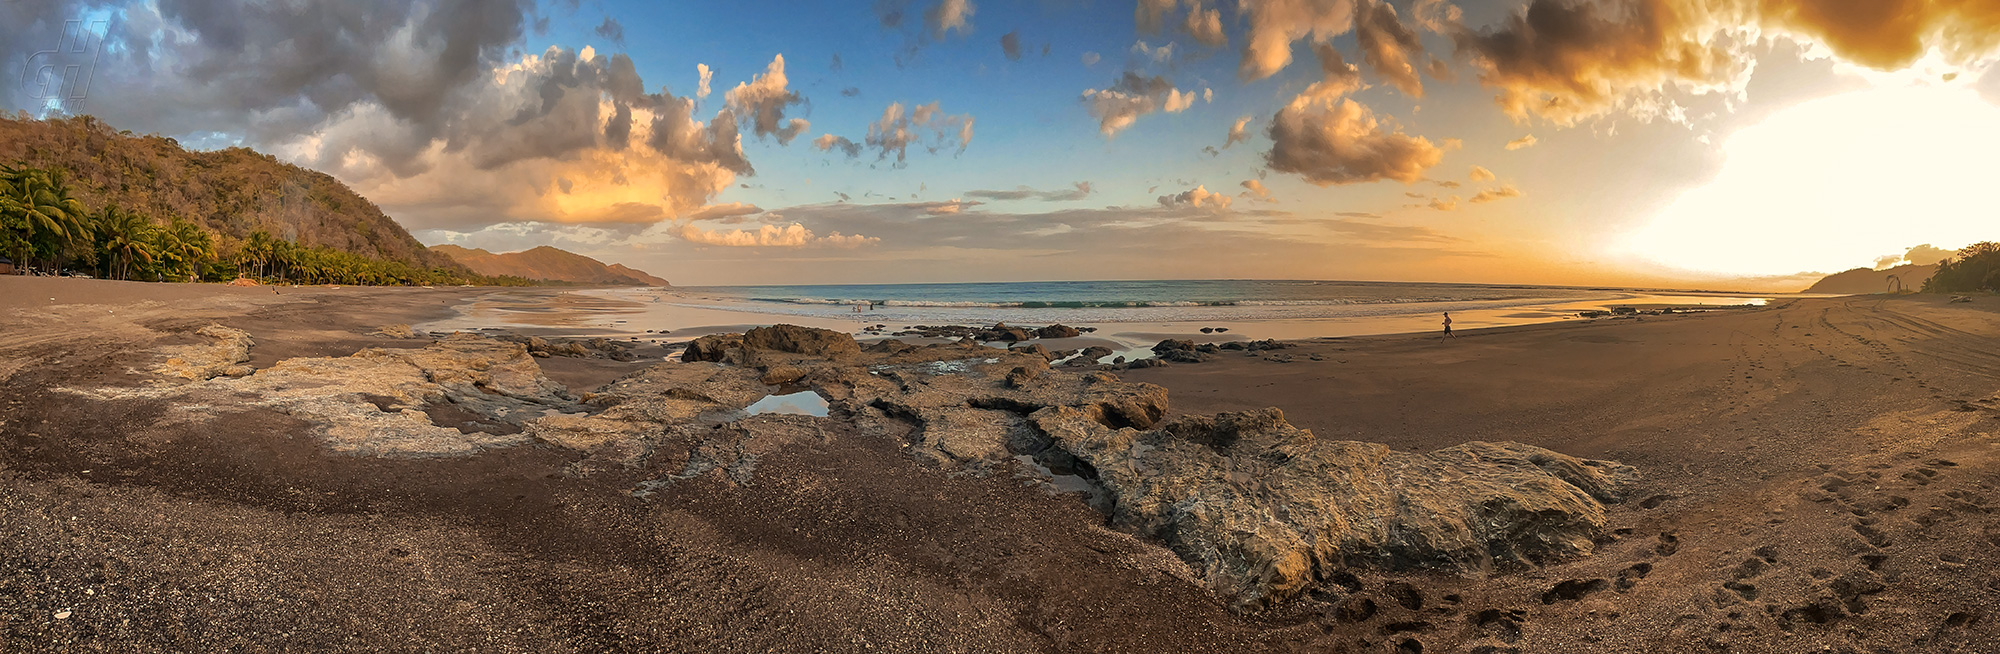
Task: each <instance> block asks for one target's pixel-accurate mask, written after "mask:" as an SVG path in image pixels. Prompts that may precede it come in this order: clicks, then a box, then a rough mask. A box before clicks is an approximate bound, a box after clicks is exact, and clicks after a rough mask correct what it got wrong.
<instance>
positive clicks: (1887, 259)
mask: <svg viewBox="0 0 2000 654" xmlns="http://www.w3.org/2000/svg"><path fill="white" fill-rule="evenodd" d="M1954 256H1958V253H1957V252H1953V251H1951V250H1945V249H1941V248H1937V247H1933V246H1932V245H1931V244H1929V243H1925V244H1923V245H1919V246H1916V247H1913V248H1910V249H1909V251H1908V252H1905V253H1903V254H1891V255H1886V256H1882V257H1877V258H1876V259H1875V269H1876V270H1884V269H1888V268H1894V267H1896V266H1900V265H1904V264H1914V265H1919V266H1928V265H1931V264H1934V263H1937V262H1939V261H1943V260H1945V259H1950V258H1952V257H1954Z"/></svg>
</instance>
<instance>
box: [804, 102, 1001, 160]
mask: <svg viewBox="0 0 2000 654" xmlns="http://www.w3.org/2000/svg"><path fill="white" fill-rule="evenodd" d="M972 121H973V119H972V115H971V114H959V115H956V116H954V115H948V114H945V113H944V112H943V111H940V110H939V109H938V103H936V102H932V103H930V104H922V105H917V106H916V108H915V109H913V110H910V111H907V112H906V111H904V110H903V103H901V102H892V103H890V104H889V106H888V108H886V109H883V110H882V119H881V120H878V121H876V122H875V123H873V124H871V125H869V126H868V136H867V138H865V139H864V140H863V142H864V143H866V144H867V146H868V147H871V148H875V149H876V150H877V151H878V152H879V154H877V155H876V157H875V160H876V161H881V160H883V159H887V158H888V157H889V154H890V153H895V155H896V165H898V166H901V165H903V163H904V161H905V159H906V158H907V155H908V150H909V147H910V146H911V145H917V146H919V147H922V148H924V149H926V150H928V151H930V152H931V154H937V153H938V152H940V151H942V150H944V149H946V148H949V147H952V146H954V145H956V146H957V151H958V152H965V148H966V146H968V145H971V144H972ZM926 135H928V136H929V138H928V139H926V138H925V137H926ZM820 138H821V139H822V140H825V138H826V137H820ZM835 138H836V139H837V141H836V143H837V142H838V141H846V139H842V138H839V137H835ZM815 145H817V143H815ZM842 147H843V150H845V146H842ZM821 149H822V150H824V149H826V148H821Z"/></svg>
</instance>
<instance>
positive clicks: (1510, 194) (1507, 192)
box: [1472, 184, 1521, 204]
mask: <svg viewBox="0 0 2000 654" xmlns="http://www.w3.org/2000/svg"><path fill="white" fill-rule="evenodd" d="M1518 197H1521V191H1520V190H1519V189H1516V188H1514V185H1513V184H1503V185H1501V186H1500V188H1494V189H1487V190H1484V191H1480V192H1479V194H1478V195H1474V196H1472V202H1473V204H1479V203H1484V202H1492V201H1494V200H1503V199H1506V198H1518Z"/></svg>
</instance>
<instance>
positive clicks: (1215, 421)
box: [1029, 406, 1636, 609]
mask: <svg viewBox="0 0 2000 654" xmlns="http://www.w3.org/2000/svg"><path fill="white" fill-rule="evenodd" d="M1104 418H1105V417H1104V416H1103V415H1100V414H1097V413H1095V412H1093V411H1092V410H1091V409H1090V408H1088V407H1083V408H1079V407H1068V406H1052V407H1050V408H1047V409H1043V410H1040V411H1037V412H1036V413H1034V414H1033V415H1031V416H1030V418H1029V419H1030V421H1031V422H1033V423H1034V424H1035V425H1036V426H1037V427H1038V428H1040V429H1041V430H1042V431H1043V432H1044V433H1047V434H1048V435H1049V436H1050V437H1051V438H1052V439H1053V440H1054V443H1055V446H1056V447H1060V448H1062V449H1064V450H1066V451H1068V452H1069V453H1070V454H1072V455H1074V456H1075V457H1077V458H1078V459H1079V460H1081V461H1083V462H1084V463H1087V464H1089V466H1090V467H1091V468H1092V469H1094V470H1095V471H1096V474H1097V482H1098V483H1099V484H1100V485H1101V486H1102V487H1103V488H1104V490H1105V491H1106V492H1107V494H1108V495H1109V497H1110V502H1111V514H1112V520H1113V522H1114V523H1115V524H1117V525H1120V526H1122V527H1124V528H1126V529H1130V530H1132V531H1135V532H1137V533H1139V534H1142V535H1144V536H1148V537H1151V538H1157V539H1159V540H1161V541H1162V542H1165V543H1166V544H1167V545H1168V546H1169V547H1172V548H1173V549H1174V551H1175V552H1176V553H1178V554H1180V556H1181V558H1182V559H1184V560H1186V561H1187V562H1188V563H1189V564H1190V565H1192V566H1194V567H1195V569H1197V570H1200V571H1202V573H1203V576H1204V577H1205V578H1206V579H1207V580H1208V581H1209V583H1210V584H1211V585H1213V586H1214V587H1215V589H1216V590H1217V591H1219V592H1221V593H1222V594H1224V595H1225V596H1227V597H1230V598H1232V601H1233V604H1234V605H1235V606H1237V607H1238V608H1243V609H1256V608H1262V607H1266V606H1269V605H1271V604H1272V603H1275V602H1279V601H1282V600H1284V599H1286V598H1288V597H1291V596H1293V595H1295V594H1297V593H1299V592H1300V591H1302V590H1304V589H1305V588H1306V586H1307V585H1308V584H1310V583H1311V582H1312V580H1313V579H1316V578H1325V577H1326V576H1328V575H1330V574H1332V573H1334V572H1336V571H1339V570H1341V569H1344V568H1348V567H1353V566H1367V567H1373V568H1379V569H1383V570H1434V571H1447V572H1457V573H1484V572H1489V571H1493V570H1501V569H1509V568H1515V567H1520V566H1525V565H1529V564H1534V563H1543V562H1549V561H1556V560H1561V559H1565V558H1569V557H1573V556H1579V555H1583V554H1587V553H1589V552H1590V551H1591V549H1592V547H1593V539H1594V538H1596V537H1597V536H1599V535H1600V534H1601V532H1602V530H1603V528H1604V523H1605V517H1604V507H1603V504H1602V503H1604V502H1616V501H1619V500H1621V499H1622V498H1623V496H1624V493H1625V492H1626V489H1627V488H1629V487H1630V485H1631V484H1632V482H1633V481H1634V480H1635V479H1636V473H1635V472H1634V471H1633V470H1632V469H1631V468H1630V467H1627V466H1623V465H1619V464H1616V463H1612V462H1608V461H1589V460H1583V459H1577V458H1573V457H1569V456H1565V455H1562V454H1557V453H1555V452H1551V451H1549V450H1545V449H1542V448H1538V447H1533V446H1529V445H1523V444H1519V443H1485V442H1473V443H1466V444H1463V445H1459V446H1455V447H1449V448H1445V449H1442V450H1437V451H1435V452H1428V453H1408V452H1395V451H1391V450H1390V449H1389V448H1388V447H1386V446H1383V445H1380V444H1375V443H1361V442H1352V441H1318V440H1317V439H1315V438H1314V437H1313V434H1312V432H1309V431H1306V430H1303V429H1299V428H1297V427H1293V426H1292V425H1290V424H1289V423H1286V422H1285V420H1284V415H1283V414H1282V413H1281V412H1279V411H1278V410H1277V409H1265V410H1262V411H1253V412H1244V413H1225V414H1220V415H1215V416H1195V417H1188V418H1183V419H1180V420H1177V421H1175V422H1173V423H1170V424H1167V425H1164V426H1161V427H1160V428H1158V429H1154V430H1151V431H1140V430H1139V429H1134V428H1129V427H1128V428H1114V427H1112V426H1109V425H1115V424H1116V423H1115V422H1112V421H1107V420H1105V419H1104Z"/></svg>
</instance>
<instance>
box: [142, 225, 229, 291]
mask: <svg viewBox="0 0 2000 654" xmlns="http://www.w3.org/2000/svg"><path fill="white" fill-rule="evenodd" d="M150 236H151V238H150V239H149V240H150V242H151V243H152V245H153V251H154V253H155V254H156V255H157V256H158V257H159V260H160V266H159V268H160V270H159V272H160V277H162V278H165V277H168V276H171V277H174V278H177V279H179V280H181V281H190V280H192V279H195V278H198V277H199V276H200V275H201V267H202V266H203V265H205V264H207V263H208V262H210V261H214V260H215V241H214V239H213V238H212V237H210V236H209V235H208V231H207V230H204V229H202V228H201V226H200V225H196V224H194V223H191V222H188V221H187V220H185V219H182V218H179V217H176V218H174V220H173V222H172V223H170V224H169V225H168V226H167V227H166V228H165V229H153V230H150Z"/></svg>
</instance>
